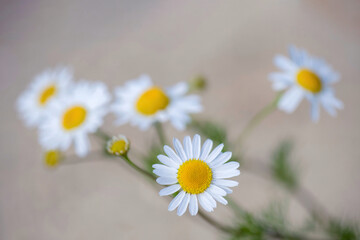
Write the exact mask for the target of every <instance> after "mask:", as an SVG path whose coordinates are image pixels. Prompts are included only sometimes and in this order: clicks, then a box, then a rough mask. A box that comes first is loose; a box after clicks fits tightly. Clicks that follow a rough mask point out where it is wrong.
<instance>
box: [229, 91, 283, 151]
mask: <svg viewBox="0 0 360 240" xmlns="http://www.w3.org/2000/svg"><path fill="white" fill-rule="evenodd" d="M282 95H283V93H282V92H280V93H278V94H276V96H275V98H274V99H273V100H272V101H271V102H270V103H269V104H268V105H266V106H265V107H263V108H262V109H261V110H260V111H259V112H258V113H256V114H255V115H254V117H252V118H251V119H250V121H249V122H248V123H247V124H246V125H245V127H244V129H243V131H242V132H241V133H240V135H239V136H238V138H237V140H236V145H238V146H241V144H242V143H243V142H244V140H245V138H246V137H248V136H249V135H250V133H251V132H252V131H253V130H254V129H255V127H257V126H258V125H259V124H260V123H261V122H262V121H263V120H264V119H265V118H266V117H267V116H269V115H270V114H271V113H273V112H274V111H275V110H276V109H277V105H278V102H279V100H280V98H281V96H282Z"/></svg>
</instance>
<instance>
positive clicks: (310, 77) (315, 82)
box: [296, 68, 322, 93]
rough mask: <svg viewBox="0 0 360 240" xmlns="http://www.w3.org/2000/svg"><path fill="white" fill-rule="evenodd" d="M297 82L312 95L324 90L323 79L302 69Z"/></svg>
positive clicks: (297, 76)
mask: <svg viewBox="0 0 360 240" xmlns="http://www.w3.org/2000/svg"><path fill="white" fill-rule="evenodd" d="M296 80H297V82H298V84H299V85H300V86H302V87H303V88H305V89H306V90H308V91H310V92H312V93H318V92H320V91H321V89H322V83H321V79H320V78H319V77H318V75H316V74H315V73H313V72H312V71H310V70H307V69H304V68H303V69H300V70H299V71H298V73H297V75H296Z"/></svg>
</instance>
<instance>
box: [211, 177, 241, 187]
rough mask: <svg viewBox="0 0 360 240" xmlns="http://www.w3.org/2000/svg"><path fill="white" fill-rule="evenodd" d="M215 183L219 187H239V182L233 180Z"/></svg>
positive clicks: (215, 180)
mask: <svg viewBox="0 0 360 240" xmlns="http://www.w3.org/2000/svg"><path fill="white" fill-rule="evenodd" d="M213 183H214V184H216V185H218V186H224V187H236V186H237V185H239V183H238V182H236V181H233V180H225V179H214V180H213Z"/></svg>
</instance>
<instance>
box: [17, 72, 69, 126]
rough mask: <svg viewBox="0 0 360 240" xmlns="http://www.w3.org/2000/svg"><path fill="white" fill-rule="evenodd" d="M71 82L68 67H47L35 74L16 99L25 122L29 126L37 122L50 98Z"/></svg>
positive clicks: (65, 88) (63, 89)
mask: <svg viewBox="0 0 360 240" xmlns="http://www.w3.org/2000/svg"><path fill="white" fill-rule="evenodd" d="M71 82H72V73H71V71H70V70H69V69H68V68H63V67H58V68H55V69H48V70H46V71H44V72H42V73H41V74H39V75H37V76H36V77H35V79H34V81H33V82H32V83H31V84H30V86H29V88H28V89H27V90H25V91H24V93H23V94H22V95H21V96H20V97H19V99H18V101H17V109H18V111H19V113H20V115H21V117H22V119H23V120H24V122H25V124H26V125H27V126H29V127H32V126H36V125H37V124H39V122H40V121H41V120H42V117H43V114H44V112H45V111H46V107H47V106H48V104H49V103H50V102H51V100H53V99H54V98H55V97H56V96H58V95H59V94H61V93H62V92H63V91H66V90H67V88H68V87H69V85H70V83H71Z"/></svg>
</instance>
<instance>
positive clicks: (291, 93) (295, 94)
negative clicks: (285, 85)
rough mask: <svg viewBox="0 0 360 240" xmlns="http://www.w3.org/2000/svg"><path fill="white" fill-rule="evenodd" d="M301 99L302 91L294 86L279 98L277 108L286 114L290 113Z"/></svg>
mask: <svg viewBox="0 0 360 240" xmlns="http://www.w3.org/2000/svg"><path fill="white" fill-rule="evenodd" d="M303 97H304V91H303V90H302V89H300V87H298V86H294V87H292V88H290V89H289V90H288V91H287V92H286V93H285V94H284V95H283V96H282V97H281V99H280V102H279V104H278V108H279V109H281V110H283V111H285V112H287V113H292V112H293V111H294V110H295V109H296V108H297V106H298V105H299V104H300V102H301V100H302V99H303Z"/></svg>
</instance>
